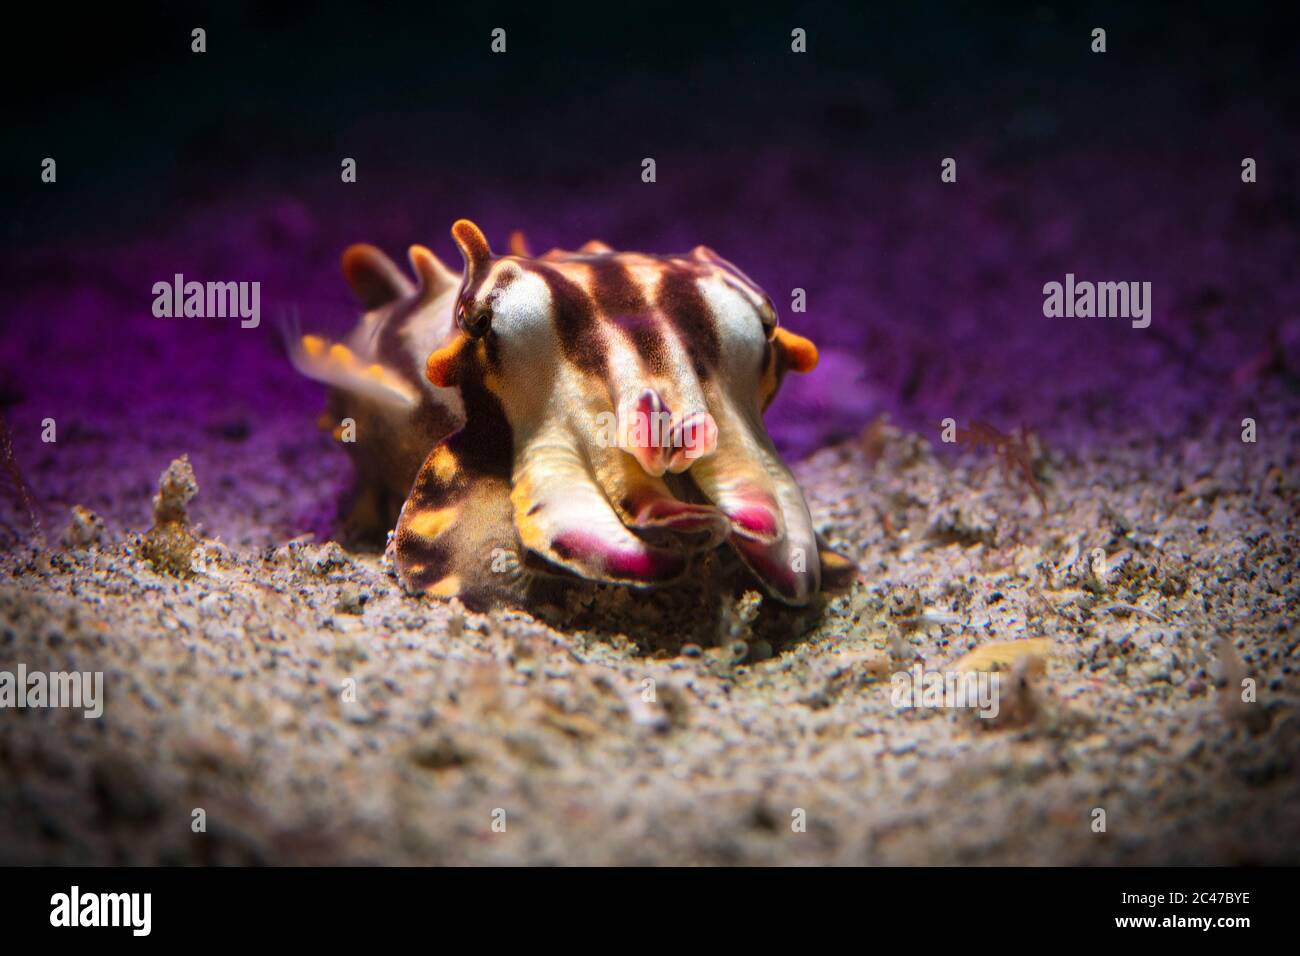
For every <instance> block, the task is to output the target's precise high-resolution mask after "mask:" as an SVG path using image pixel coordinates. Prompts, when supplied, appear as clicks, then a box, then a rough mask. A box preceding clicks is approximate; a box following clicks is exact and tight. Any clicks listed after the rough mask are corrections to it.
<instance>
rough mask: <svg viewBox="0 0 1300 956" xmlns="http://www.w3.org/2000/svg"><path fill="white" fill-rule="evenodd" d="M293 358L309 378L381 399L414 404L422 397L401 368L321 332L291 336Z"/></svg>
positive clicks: (408, 405) (377, 399)
mask: <svg viewBox="0 0 1300 956" xmlns="http://www.w3.org/2000/svg"><path fill="white" fill-rule="evenodd" d="M289 360H290V361H291V362H293V365H294V368H296V369H297V370H298V371H299V372H301V373H302V374H303V375H306V376H307V377H308V378H312V379H315V380H316V381H318V382H323V383H325V384H326V385H332V386H334V387H335V388H340V389H343V390H344V391H347V392H351V393H353V394H355V395H361V396H364V397H366V398H370V399H374V400H375V401H377V402H384V403H388V404H391V405H399V406H403V407H407V408H411V407H414V406H415V405H416V404H417V403H418V401H419V393H418V392H417V391H416V389H415V386H414V385H412V384H411V382H410V381H409V380H408V379H407V378H406V377H405V376H404V375H402V374H401V373H400V372H398V371H397V370H395V369H393V368H392V367H390V366H388V365H385V364H384V363H383V362H377V361H372V360H370V359H368V358H366V357H365V356H362V355H358V354H357V353H356V352H355V351H353V350H352V349H351V348H349V347H348V346H346V345H344V344H342V343H341V342H332V343H331V342H329V341H327V340H326V339H324V338H322V337H321V336H319V335H303V336H299V337H298V338H296V339H292V340H290V341H289Z"/></svg>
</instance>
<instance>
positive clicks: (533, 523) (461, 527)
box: [292, 219, 853, 607]
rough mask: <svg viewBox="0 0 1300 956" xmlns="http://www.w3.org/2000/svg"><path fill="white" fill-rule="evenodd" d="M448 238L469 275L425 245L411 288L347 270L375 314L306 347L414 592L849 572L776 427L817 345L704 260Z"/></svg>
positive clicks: (366, 516)
mask: <svg viewBox="0 0 1300 956" xmlns="http://www.w3.org/2000/svg"><path fill="white" fill-rule="evenodd" d="M452 236H453V238H454V239H455V241H456V244H457V245H458V246H459V248H460V252H461V255H462V256H463V257H464V260H465V273H464V275H463V277H462V276H457V275H456V274H455V273H453V272H452V271H451V270H449V269H448V268H447V267H446V266H445V265H443V264H442V263H441V262H440V261H439V260H438V258H437V257H436V256H434V254H433V253H432V252H430V251H429V250H428V249H426V248H424V247H422V246H413V247H412V248H411V250H410V260H411V265H412V267H413V268H414V270H415V273H416V276H417V278H418V285H413V284H412V283H411V282H410V281H409V280H408V279H407V278H406V276H405V275H404V274H403V273H402V272H401V270H400V269H399V268H398V267H397V266H396V265H395V264H394V263H393V262H392V260H390V259H389V258H388V257H387V256H385V255H384V254H383V253H382V252H380V251H379V250H378V249H376V248H375V247H373V246H368V245H355V246H352V247H350V248H349V249H348V250H347V251H346V252H345V253H344V254H343V273H344V276H345V277H346V279H347V281H348V283H349V285H350V286H351V287H352V289H353V291H354V292H355V294H356V295H357V297H358V298H359V299H360V301H361V304H362V305H363V306H364V308H365V309H366V312H365V314H364V316H363V317H362V319H361V322H360V324H359V326H358V327H357V329H356V330H355V331H354V332H353V333H352V335H351V337H350V338H349V339H348V340H347V342H346V343H339V344H334V345H329V344H327V343H326V342H325V341H324V340H322V339H321V338H319V337H317V336H311V335H309V336H304V337H303V338H302V339H301V340H300V341H298V342H296V343H294V346H293V349H292V352H293V359H294V362H295V364H296V365H297V367H298V368H299V369H300V370H301V371H302V372H303V373H305V374H306V375H309V376H311V377H312V378H315V379H317V380H319V381H322V382H325V383H328V384H329V385H331V386H333V388H332V389H331V393H330V401H329V409H328V412H327V415H328V419H327V421H328V423H329V424H330V426H331V427H333V428H334V429H335V433H336V435H338V436H339V437H341V438H343V439H344V441H345V447H347V448H348V450H349V452H350V454H351V456H352V459H353V462H354V464H355V466H356V472H357V479H358V481H357V490H356V499H355V503H354V505H353V507H352V510H351V512H350V514H349V516H348V519H347V521H348V524H349V525H350V526H351V529H352V530H353V531H375V530H384V531H386V530H388V529H391V528H393V527H394V524H395V525H396V530H395V531H394V533H393V534H392V536H391V538H390V539H389V553H390V555H391V556H392V558H393V561H394V564H395V567H396V570H397V574H398V578H399V579H400V581H401V582H402V584H403V585H404V586H405V587H406V588H407V589H408V590H410V591H413V592H423V593H428V594H431V595H436V596H439V597H452V596H458V597H460V598H461V599H462V600H463V601H464V602H465V603H466V604H467V605H469V606H471V607H483V606H487V605H491V604H494V603H514V604H518V603H522V602H524V601H525V600H526V597H527V593H528V588H529V582H530V581H531V580H533V579H534V578H536V577H537V576H538V573H540V574H541V575H542V576H546V575H547V573H548V572H549V574H551V575H559V576H565V575H566V574H576V575H578V576H580V577H581V578H585V579H587V580H591V581H599V582H609V583H616V584H623V585H630V586H633V587H650V586H654V585H660V584H665V583H668V582H671V581H674V580H676V579H679V578H681V577H682V576H683V575H684V574H686V572H687V570H688V568H689V567H690V566H691V563H692V558H693V556H695V555H698V554H699V553H701V552H704V551H707V550H711V549H713V548H715V547H717V546H718V545H720V544H721V542H722V541H723V540H724V539H725V540H727V541H728V542H730V544H731V546H732V547H733V548H734V549H735V551H736V553H737V554H738V555H739V556H740V558H741V560H742V561H743V562H744V563H745V564H746V565H747V566H748V567H749V568H750V569H751V570H752V571H753V573H754V574H755V575H756V576H757V577H758V579H759V580H760V581H761V582H762V583H763V585H764V587H765V588H766V590H767V591H768V592H769V593H770V594H772V595H773V596H775V597H776V598H778V599H779V600H781V601H783V602H785V603H787V604H793V605H802V604H805V603H807V602H808V600H809V599H810V598H811V596H812V595H813V594H815V593H816V592H817V591H818V590H819V589H820V588H821V586H822V585H823V582H824V581H829V580H830V579H832V578H835V579H841V580H842V579H844V578H846V577H849V576H851V574H852V570H853V568H852V565H850V564H849V562H848V561H847V560H846V559H844V558H843V557H841V556H839V555H838V554H835V553H834V552H832V551H830V550H829V548H828V547H827V546H826V545H825V543H824V542H823V541H822V540H821V539H820V538H819V536H818V535H817V534H816V532H815V531H814V529H813V523H812V518H811V516H810V515H809V512H808V506H807V504H806V503H805V501H804V497H803V494H802V493H801V492H800V490H799V488H798V486H797V485H796V484H795V481H794V478H793V476H792V475H791V473H790V471H789V469H788V468H787V467H786V466H785V465H784V464H783V463H782V461H781V460H780V458H779V457H778V456H777V453H776V450H775V448H774V447H773V445H772V441H771V439H770V438H769V437H768V434H767V431H766V430H765V429H764V427H763V420H762V414H763V410H764V409H765V408H766V407H767V405H768V404H769V403H770V402H771V400H772V398H773V396H774V395H775V393H776V390H777V388H778V386H779V385H780V383H781V380H782V377H783V376H784V375H785V373H786V372H787V371H788V370H791V369H793V370H794V371H797V372H807V371H810V370H811V369H812V368H813V367H814V366H815V365H816V363H817V349H816V347H815V346H814V345H813V344H812V343H811V342H810V341H808V340H807V339H805V338H802V337H800V336H798V335H795V334H793V333H791V332H789V331H787V330H785V329H783V328H780V327H779V326H778V325H777V317H776V312H775V310H774V309H773V307H772V302H771V300H770V299H769V298H768V297H767V296H766V295H765V294H764V293H763V291H762V290H761V289H759V288H758V287H757V286H756V285H755V284H754V283H753V282H752V281H750V280H749V279H748V278H747V277H746V276H745V274H744V273H743V272H741V271H740V270H739V269H737V268H736V267H735V266H734V265H732V264H731V263H729V262H727V261H726V260H725V259H722V258H721V257H720V256H718V255H717V254H715V253H714V252H712V251H711V250H710V249H708V248H706V247H704V246H697V247H696V248H695V249H694V250H693V251H692V252H690V253H689V254H685V255H669V256H654V255H643V254H640V253H630V252H615V251H614V250H612V249H610V248H609V247H608V246H606V245H604V244H602V243H599V242H589V243H587V244H586V245H584V246H582V248H580V249H578V250H577V251H576V252H566V251H563V250H558V249H557V250H552V251H551V252H548V253H547V254H546V255H543V256H538V257H533V256H531V255H530V254H529V253H528V251H527V249H526V247H525V244H524V242H523V239H522V236H520V235H519V234H518V233H516V234H515V236H514V237H512V240H511V254H510V255H504V256H497V255H494V254H493V253H492V251H491V249H490V248H489V246H488V242H487V240H486V239H485V238H484V237H483V233H482V232H481V231H480V230H479V228H478V227H477V226H475V225H474V224H473V223H471V222H469V221H468V220H464V219H462V220H460V221H459V222H457V223H456V224H455V225H454V226H453V227H452Z"/></svg>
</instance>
